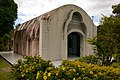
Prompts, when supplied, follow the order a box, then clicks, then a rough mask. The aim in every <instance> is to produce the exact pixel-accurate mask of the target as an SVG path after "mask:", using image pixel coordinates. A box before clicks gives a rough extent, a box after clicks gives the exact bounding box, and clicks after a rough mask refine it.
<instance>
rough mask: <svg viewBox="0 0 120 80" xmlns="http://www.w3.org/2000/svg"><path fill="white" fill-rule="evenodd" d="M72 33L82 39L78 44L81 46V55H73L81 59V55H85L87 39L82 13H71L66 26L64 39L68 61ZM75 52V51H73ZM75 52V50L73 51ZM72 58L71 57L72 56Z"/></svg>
mask: <svg viewBox="0 0 120 80" xmlns="http://www.w3.org/2000/svg"><path fill="white" fill-rule="evenodd" d="M72 33H75V34H76V36H77V34H78V35H79V37H80V39H79V40H80V41H79V42H77V44H79V45H78V46H79V48H78V47H76V48H78V50H79V53H76V55H73V57H74V56H77V57H80V56H81V55H83V54H84V53H85V50H84V48H85V42H84V41H85V38H86V34H87V28H86V26H85V24H84V22H83V18H82V16H81V14H80V12H78V11H75V10H73V11H71V12H70V15H69V19H68V20H67V21H66V24H65V29H64V39H65V49H66V52H65V54H66V58H67V59H68V58H69V56H70V55H69V36H70V34H72ZM71 50H73V49H71ZM73 52H75V50H74V51H73ZM70 57H71V56H70Z"/></svg>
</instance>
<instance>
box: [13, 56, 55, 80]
mask: <svg viewBox="0 0 120 80" xmlns="http://www.w3.org/2000/svg"><path fill="white" fill-rule="evenodd" d="M48 67H54V66H53V64H52V63H51V62H50V61H46V60H43V59H42V58H41V57H40V56H34V57H32V56H24V59H23V60H18V62H17V64H14V65H13V66H12V71H11V73H12V75H13V77H14V78H15V80H36V79H38V78H39V80H42V79H43V77H42V76H43V73H44V72H45V70H46V69H47V68H48Z"/></svg>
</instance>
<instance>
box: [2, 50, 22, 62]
mask: <svg viewBox="0 0 120 80" xmlns="http://www.w3.org/2000/svg"><path fill="white" fill-rule="evenodd" d="M0 55H1V56H2V57H3V58H4V59H6V60H7V61H8V62H9V63H10V64H15V63H17V60H18V59H22V58H23V57H22V56H21V55H18V54H15V53H13V52H12V51H9V52H0Z"/></svg>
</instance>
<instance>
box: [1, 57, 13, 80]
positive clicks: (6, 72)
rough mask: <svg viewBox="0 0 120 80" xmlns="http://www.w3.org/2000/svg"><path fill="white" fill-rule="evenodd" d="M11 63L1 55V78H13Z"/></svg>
mask: <svg viewBox="0 0 120 80" xmlns="http://www.w3.org/2000/svg"><path fill="white" fill-rule="evenodd" d="M10 72H11V65H10V64H9V63H8V62H7V61H5V60H4V59H3V58H2V57H1V56H0V80H12V79H11V77H10Z"/></svg>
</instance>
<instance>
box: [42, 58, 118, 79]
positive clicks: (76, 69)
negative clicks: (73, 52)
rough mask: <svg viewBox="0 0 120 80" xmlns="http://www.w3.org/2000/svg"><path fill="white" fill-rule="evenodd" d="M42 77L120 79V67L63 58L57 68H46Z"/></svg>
mask: <svg viewBox="0 0 120 80" xmlns="http://www.w3.org/2000/svg"><path fill="white" fill-rule="evenodd" d="M43 77H44V80H120V68H112V67H107V66H98V65H94V64H87V63H84V62H80V61H68V60H65V61H63V63H62V65H61V66H60V67H59V68H56V69H52V68H51V69H49V70H47V69H46V71H45V73H44V75H43Z"/></svg>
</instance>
